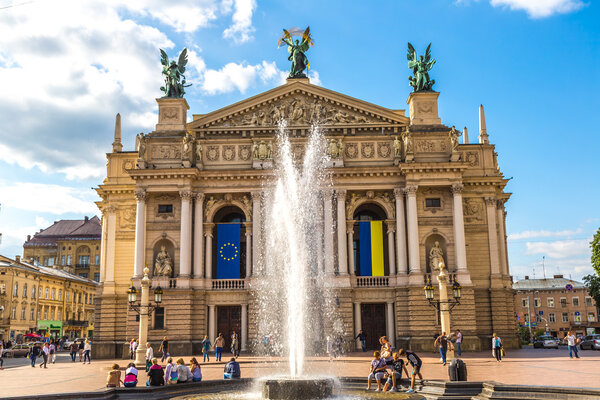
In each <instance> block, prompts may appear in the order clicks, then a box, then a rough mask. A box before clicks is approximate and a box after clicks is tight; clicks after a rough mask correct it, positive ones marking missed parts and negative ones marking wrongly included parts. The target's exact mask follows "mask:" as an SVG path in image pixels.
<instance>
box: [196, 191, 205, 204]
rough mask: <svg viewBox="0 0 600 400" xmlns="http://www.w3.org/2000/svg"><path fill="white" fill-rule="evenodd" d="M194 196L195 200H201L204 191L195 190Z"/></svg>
mask: <svg viewBox="0 0 600 400" xmlns="http://www.w3.org/2000/svg"><path fill="white" fill-rule="evenodd" d="M194 198H195V199H196V201H199V202H202V201H203V200H204V193H202V192H196V193H195V196H194Z"/></svg>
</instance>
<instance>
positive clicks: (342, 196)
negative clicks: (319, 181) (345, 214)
mask: <svg viewBox="0 0 600 400" xmlns="http://www.w3.org/2000/svg"><path fill="white" fill-rule="evenodd" d="M346 193H348V191H347V190H346V189H336V190H335V195H336V196H337V198H338V201H339V200H345V199H346Z"/></svg>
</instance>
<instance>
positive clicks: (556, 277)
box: [554, 275, 563, 279]
mask: <svg viewBox="0 0 600 400" xmlns="http://www.w3.org/2000/svg"><path fill="white" fill-rule="evenodd" d="M559 278H563V276H562V275H554V279H559Z"/></svg>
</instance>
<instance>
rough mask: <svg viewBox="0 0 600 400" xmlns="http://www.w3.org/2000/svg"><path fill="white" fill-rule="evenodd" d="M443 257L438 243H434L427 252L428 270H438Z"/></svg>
mask: <svg viewBox="0 0 600 400" xmlns="http://www.w3.org/2000/svg"><path fill="white" fill-rule="evenodd" d="M443 256H444V251H443V250H442V249H441V247H440V242H438V241H436V242H435V243H434V245H433V247H432V248H431V250H429V268H430V269H431V270H432V271H437V270H439V269H440V261H442V259H443Z"/></svg>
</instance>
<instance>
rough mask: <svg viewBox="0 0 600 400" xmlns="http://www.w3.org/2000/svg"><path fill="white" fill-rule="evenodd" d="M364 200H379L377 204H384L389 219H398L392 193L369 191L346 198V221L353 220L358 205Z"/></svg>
mask: <svg viewBox="0 0 600 400" xmlns="http://www.w3.org/2000/svg"><path fill="white" fill-rule="evenodd" d="M362 199H368V200H377V201H376V203H379V204H380V205H382V204H381V203H383V208H384V210H385V212H386V214H387V215H388V216H389V218H396V212H395V198H394V194H393V193H392V192H385V191H384V192H375V191H373V190H368V191H366V192H352V193H351V194H349V195H348V196H346V219H352V218H353V217H352V214H353V213H354V210H355V209H356V204H357V203H358V202H360V201H361V200H362Z"/></svg>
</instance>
